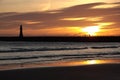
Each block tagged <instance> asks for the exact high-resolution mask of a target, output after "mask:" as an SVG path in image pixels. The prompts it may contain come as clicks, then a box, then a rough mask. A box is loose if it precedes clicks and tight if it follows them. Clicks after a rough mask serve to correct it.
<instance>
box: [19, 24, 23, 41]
mask: <svg viewBox="0 0 120 80" xmlns="http://www.w3.org/2000/svg"><path fill="white" fill-rule="evenodd" d="M19 38H20V39H23V28H22V25H20V33H19Z"/></svg>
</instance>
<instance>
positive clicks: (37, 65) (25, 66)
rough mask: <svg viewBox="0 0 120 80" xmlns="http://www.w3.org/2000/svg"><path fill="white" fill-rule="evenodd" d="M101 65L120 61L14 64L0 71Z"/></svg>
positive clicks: (6, 65) (119, 60)
mask: <svg viewBox="0 0 120 80" xmlns="http://www.w3.org/2000/svg"><path fill="white" fill-rule="evenodd" d="M102 64H120V59H119V58H116V59H96V60H94V59H93V60H69V61H56V62H45V63H41V62H33V63H18V64H17V63H16V64H3V65H0V71H7V70H19V69H29V68H50V67H73V66H89V65H102Z"/></svg>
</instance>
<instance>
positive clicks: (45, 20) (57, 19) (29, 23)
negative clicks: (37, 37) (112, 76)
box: [0, 2, 120, 30]
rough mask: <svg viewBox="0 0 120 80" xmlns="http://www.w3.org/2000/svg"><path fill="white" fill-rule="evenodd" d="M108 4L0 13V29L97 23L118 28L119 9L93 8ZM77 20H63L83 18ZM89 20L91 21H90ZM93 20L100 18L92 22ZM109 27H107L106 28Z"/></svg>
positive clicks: (82, 25) (41, 27) (91, 24)
mask: <svg viewBox="0 0 120 80" xmlns="http://www.w3.org/2000/svg"><path fill="white" fill-rule="evenodd" d="M105 4H107V5H108V3H90V4H83V5H77V6H72V7H68V8H64V9H61V10H53V11H46V12H27V13H16V12H9V13H0V29H2V30H5V29H14V28H18V26H19V25H20V24H23V25H24V27H25V29H46V28H48V29H49V28H59V27H63V28H64V27H81V28H82V27H86V26H94V25H96V23H97V22H113V23H115V24H112V25H111V26H110V28H112V26H115V27H119V25H120V23H119V17H120V7H119V2H118V3H113V4H117V5H118V6H114V7H110V8H93V7H95V6H100V5H105ZM84 17H85V19H78V20H74V19H73V20H64V19H65V18H68V19H69V18H84ZM87 18H88V19H87ZM90 18H91V19H90ZM95 18H100V19H97V20H93V19H95ZM106 27H109V26H106Z"/></svg>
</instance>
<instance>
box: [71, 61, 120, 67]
mask: <svg viewBox="0 0 120 80" xmlns="http://www.w3.org/2000/svg"><path fill="white" fill-rule="evenodd" d="M117 63H120V59H107V60H103V59H102V60H83V61H76V62H72V63H71V65H73V66H77V65H96V64H117Z"/></svg>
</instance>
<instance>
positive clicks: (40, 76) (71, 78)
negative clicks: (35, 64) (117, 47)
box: [0, 64, 120, 80]
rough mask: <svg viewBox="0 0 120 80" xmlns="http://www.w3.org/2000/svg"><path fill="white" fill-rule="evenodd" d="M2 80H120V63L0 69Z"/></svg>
mask: <svg viewBox="0 0 120 80" xmlns="http://www.w3.org/2000/svg"><path fill="white" fill-rule="evenodd" d="M0 79H1V80H120V64H95V65H85V66H65V67H46V68H45V67H44V68H28V69H27V68H26V69H15V70H4V71H0Z"/></svg>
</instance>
